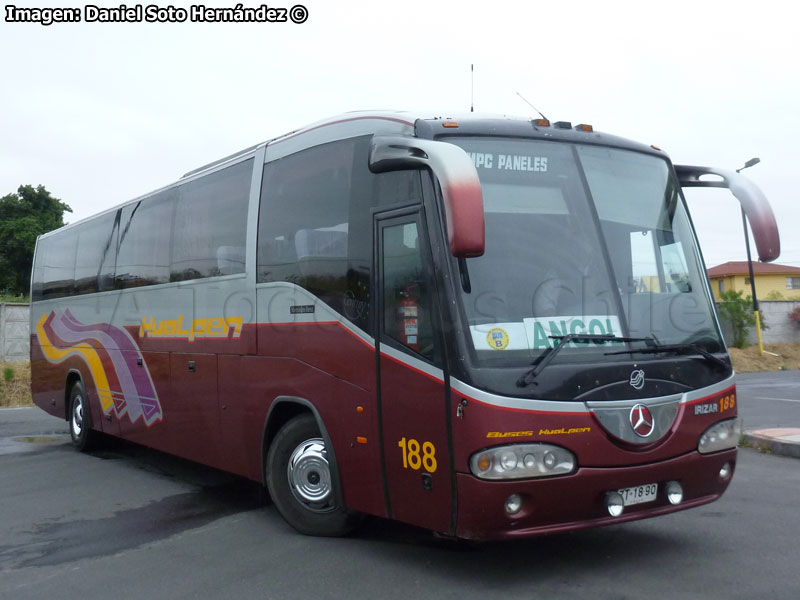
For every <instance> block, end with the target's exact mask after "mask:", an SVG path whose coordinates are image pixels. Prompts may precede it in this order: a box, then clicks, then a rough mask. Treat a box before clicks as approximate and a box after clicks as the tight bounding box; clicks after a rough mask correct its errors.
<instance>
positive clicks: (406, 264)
mask: <svg viewBox="0 0 800 600" xmlns="http://www.w3.org/2000/svg"><path fill="white" fill-rule="evenodd" d="M382 250H383V324H384V332H385V333H386V335H388V336H389V337H391V338H392V339H394V340H397V341H398V342H400V343H401V344H402V345H404V346H406V347H407V348H410V349H411V350H414V351H415V352H417V353H419V354H421V355H422V356H424V357H425V358H427V359H429V360H433V329H432V323H431V317H432V315H431V302H430V293H429V290H428V289H427V286H426V282H425V279H424V277H423V269H422V256H421V253H420V244H419V232H418V231H417V224H416V223H404V224H400V225H391V226H388V227H386V228H384V230H383V249H382Z"/></svg>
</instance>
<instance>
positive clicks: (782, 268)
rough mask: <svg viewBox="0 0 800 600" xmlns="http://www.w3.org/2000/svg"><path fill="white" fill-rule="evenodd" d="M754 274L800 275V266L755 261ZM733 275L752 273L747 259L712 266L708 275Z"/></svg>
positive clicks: (711, 276)
mask: <svg viewBox="0 0 800 600" xmlns="http://www.w3.org/2000/svg"><path fill="white" fill-rule="evenodd" d="M753 274H754V275H796V276H797V275H800V267H790V266H789V265H776V264H775V263H762V262H757V261H753ZM731 275H750V270H749V267H748V266H747V261H746V260H733V261H730V262H726V263H723V264H721V265H717V266H716V267H711V268H710V269H709V270H708V276H709V277H710V278H713V277H730V276H731Z"/></svg>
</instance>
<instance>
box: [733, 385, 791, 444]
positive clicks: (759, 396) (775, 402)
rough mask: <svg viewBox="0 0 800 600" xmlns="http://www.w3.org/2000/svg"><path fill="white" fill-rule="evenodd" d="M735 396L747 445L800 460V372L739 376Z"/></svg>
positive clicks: (743, 436)
mask: <svg viewBox="0 0 800 600" xmlns="http://www.w3.org/2000/svg"><path fill="white" fill-rule="evenodd" d="M736 393H737V397H738V401H739V416H740V417H741V418H742V421H743V428H744V432H743V434H742V438H743V441H744V443H745V444H746V445H748V446H752V447H753V448H756V449H757V450H759V451H761V452H770V453H772V454H780V455H783V456H791V457H794V458H800V371H767V372H763V373H742V374H739V375H737V376H736Z"/></svg>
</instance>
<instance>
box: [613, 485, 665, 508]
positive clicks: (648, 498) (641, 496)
mask: <svg viewBox="0 0 800 600" xmlns="http://www.w3.org/2000/svg"><path fill="white" fill-rule="evenodd" d="M617 491H618V492H619V495H620V496H622V501H623V502H624V503H625V506H630V505H631V504H644V503H645V502H652V501H653V500H655V499H656V494H658V484H657V483H647V484H645V485H637V486H636V487H629V488H623V489H621V490H617Z"/></svg>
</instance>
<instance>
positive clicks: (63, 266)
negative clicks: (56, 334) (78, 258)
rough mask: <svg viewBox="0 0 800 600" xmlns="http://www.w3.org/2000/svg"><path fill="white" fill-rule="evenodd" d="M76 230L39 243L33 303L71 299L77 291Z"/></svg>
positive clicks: (67, 231) (73, 229)
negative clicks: (75, 277)
mask: <svg viewBox="0 0 800 600" xmlns="http://www.w3.org/2000/svg"><path fill="white" fill-rule="evenodd" d="M77 242H78V235H77V232H76V230H75V228H72V229H67V230H65V231H62V232H60V233H57V234H55V235H53V236H50V237H47V238H44V239H42V240H39V248H38V252H37V254H36V268H35V270H34V285H33V300H34V301H36V300H48V299H51V298H61V297H62V296H69V295H70V294H72V293H73V289H74V284H75V281H74V275H75V248H76V246H77Z"/></svg>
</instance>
